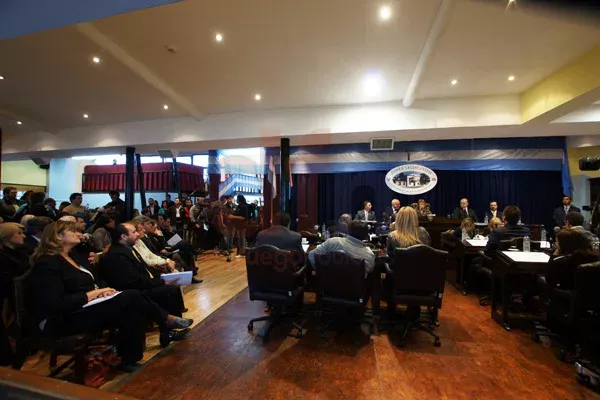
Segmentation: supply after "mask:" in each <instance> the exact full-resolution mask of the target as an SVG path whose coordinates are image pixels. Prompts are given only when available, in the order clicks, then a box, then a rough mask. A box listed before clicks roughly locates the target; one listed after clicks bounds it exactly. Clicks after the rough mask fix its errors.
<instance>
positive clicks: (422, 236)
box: [386, 207, 431, 257]
mask: <svg viewBox="0 0 600 400" xmlns="http://www.w3.org/2000/svg"><path fill="white" fill-rule="evenodd" d="M394 226H395V229H394V231H393V232H392V233H390V235H389V236H388V239H387V246H386V247H387V253H388V255H389V256H390V257H393V256H394V252H395V250H396V249H403V248H406V247H410V246H413V245H415V244H425V245H427V246H429V245H431V237H430V236H429V232H427V231H426V230H425V228H423V227H422V226H419V216H418V215H417V212H416V211H415V209H414V208H412V207H402V208H401V209H400V211H398V213H397V214H396V221H395V222H394Z"/></svg>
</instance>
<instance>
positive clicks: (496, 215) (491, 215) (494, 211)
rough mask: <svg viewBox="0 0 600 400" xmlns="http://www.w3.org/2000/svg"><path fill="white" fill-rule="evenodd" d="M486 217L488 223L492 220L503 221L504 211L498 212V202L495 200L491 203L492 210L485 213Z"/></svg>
mask: <svg viewBox="0 0 600 400" xmlns="http://www.w3.org/2000/svg"><path fill="white" fill-rule="evenodd" d="M485 216H486V217H487V219H488V221H491V219H492V218H500V219H502V211H499V210H498V202H497V201H495V200H492V201H490V209H489V210H488V211H486V212H485Z"/></svg>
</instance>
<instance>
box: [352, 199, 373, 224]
mask: <svg viewBox="0 0 600 400" xmlns="http://www.w3.org/2000/svg"><path fill="white" fill-rule="evenodd" d="M363 207H364V208H363V209H362V210H359V211H358V212H357V213H356V216H355V217H354V220H355V221H362V222H367V221H368V222H370V221H375V211H372V209H373V205H372V204H371V202H370V201H369V200H367V201H365V202H364V203H363Z"/></svg>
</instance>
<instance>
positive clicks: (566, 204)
mask: <svg viewBox="0 0 600 400" xmlns="http://www.w3.org/2000/svg"><path fill="white" fill-rule="evenodd" d="M570 212H578V213H581V210H580V209H579V208H578V207H575V206H573V205H571V196H567V195H564V196H563V199H562V206H561V207H558V208H556V209H554V215H553V216H552V218H554V223H555V224H556V226H558V227H560V228H562V227H563V226H564V225H565V218H566V216H567V214H568V213H570Z"/></svg>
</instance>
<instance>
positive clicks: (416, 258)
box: [391, 244, 448, 293]
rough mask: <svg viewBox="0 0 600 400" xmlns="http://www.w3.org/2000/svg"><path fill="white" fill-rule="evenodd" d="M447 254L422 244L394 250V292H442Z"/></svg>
mask: <svg viewBox="0 0 600 400" xmlns="http://www.w3.org/2000/svg"><path fill="white" fill-rule="evenodd" d="M447 257H448V252H446V251H442V250H436V249H434V248H432V247H429V246H426V245H424V244H418V245H415V246H410V247H407V248H405V249H396V251H395V252H394V262H393V264H392V268H391V269H392V271H393V273H394V292H398V291H409V292H413V291H415V292H416V291H422V292H437V293H443V292H444V284H445V280H446V258H447Z"/></svg>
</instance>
